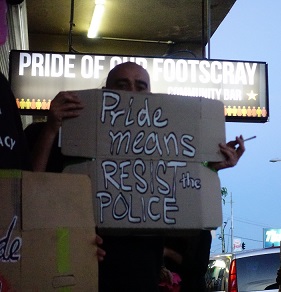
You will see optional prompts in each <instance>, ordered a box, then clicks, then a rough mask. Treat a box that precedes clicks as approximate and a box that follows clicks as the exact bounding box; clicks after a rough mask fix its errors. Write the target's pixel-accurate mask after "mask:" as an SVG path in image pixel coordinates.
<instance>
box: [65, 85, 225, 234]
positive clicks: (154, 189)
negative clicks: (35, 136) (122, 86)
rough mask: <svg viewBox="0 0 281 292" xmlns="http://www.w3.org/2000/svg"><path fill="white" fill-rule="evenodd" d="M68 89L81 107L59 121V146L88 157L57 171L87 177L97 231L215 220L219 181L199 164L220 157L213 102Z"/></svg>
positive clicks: (219, 107)
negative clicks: (80, 102)
mask: <svg viewBox="0 0 281 292" xmlns="http://www.w3.org/2000/svg"><path fill="white" fill-rule="evenodd" d="M76 94H77V95H78V96H79V98H80V99H81V100H82V102H83V104H84V105H85V108H84V109H83V111H82V112H81V114H80V116H79V117H77V118H74V119H68V120H65V121H63V126H62V152H63V154H65V155H67V156H74V157H83V158H88V159H89V160H88V161H85V162H82V163H79V164H74V165H69V166H68V167H66V168H65V172H74V173H86V174H88V175H89V176H90V177H91V180H92V187H93V197H94V202H95V214H96V222H97V225H98V227H99V228H100V229H101V230H105V231H106V232H112V231H113V232H114V231H116V229H118V230H119V229H120V230H121V232H122V231H125V232H126V230H130V229H134V230H136V229H139V230H140V229H141V230H142V232H148V233H151V232H161V231H163V230H166V229H172V230H174V231H175V232H176V231H179V230H181V231H183V230H185V229H202V228H208V229H209V228H210V229H212V228H216V227H218V226H219V225H220V224H221V201H220V183H219V179H218V176H217V174H216V173H214V172H213V171H211V170H210V169H208V168H206V167H205V166H203V165H202V162H203V161H220V160H222V159H224V158H223V157H222V155H221V153H220V151H219V147H218V144H219V143H221V142H225V122H224V111H223V107H224V106H223V104H222V103H221V102H219V101H214V100H208V99H205V98H194V97H183V96H171V95H165V94H158V95H156V94H150V93H146V94H143V93H132V92H123V91H108V90H99V89H93V90H84V91H77V92H76ZM210 205H211V206H212V208H211V209H210V208H209V206H210ZM118 232H119V231H118Z"/></svg>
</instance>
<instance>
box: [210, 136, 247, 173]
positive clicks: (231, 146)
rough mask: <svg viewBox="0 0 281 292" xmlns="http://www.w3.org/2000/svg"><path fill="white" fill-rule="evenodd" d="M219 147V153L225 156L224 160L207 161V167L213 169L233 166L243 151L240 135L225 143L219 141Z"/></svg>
mask: <svg viewBox="0 0 281 292" xmlns="http://www.w3.org/2000/svg"><path fill="white" fill-rule="evenodd" d="M219 147H220V151H221V153H222V154H223V155H224V156H225V160H223V161H219V162H208V167H209V168H211V169H213V170H215V171H218V170H221V169H225V168H229V167H233V166H235V165H236V164H237V162H238V160H239V159H240V157H241V156H242V155H243V153H244V152H245V146H244V140H243V137H242V135H240V136H239V137H238V136H237V137H236V139H235V140H233V141H230V142H228V143H227V144H222V143H221V144H220V145H219Z"/></svg>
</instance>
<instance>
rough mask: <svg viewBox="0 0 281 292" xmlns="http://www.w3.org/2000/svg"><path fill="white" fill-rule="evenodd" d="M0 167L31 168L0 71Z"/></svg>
mask: <svg viewBox="0 0 281 292" xmlns="http://www.w3.org/2000/svg"><path fill="white" fill-rule="evenodd" d="M6 13H7V3H6V1H0V45H4V44H5V42H6V39H7V36H8V25H7V18H6ZM0 90H1V92H0V169H21V170H31V161H30V155H29V151H28V147H27V144H26V139H25V136H24V133H23V126H22V122H21V118H20V114H19V111H18V108H17V104H16V99H15V96H14V94H13V92H12V90H11V87H10V83H9V82H8V80H7V79H6V77H5V76H4V74H2V72H0Z"/></svg>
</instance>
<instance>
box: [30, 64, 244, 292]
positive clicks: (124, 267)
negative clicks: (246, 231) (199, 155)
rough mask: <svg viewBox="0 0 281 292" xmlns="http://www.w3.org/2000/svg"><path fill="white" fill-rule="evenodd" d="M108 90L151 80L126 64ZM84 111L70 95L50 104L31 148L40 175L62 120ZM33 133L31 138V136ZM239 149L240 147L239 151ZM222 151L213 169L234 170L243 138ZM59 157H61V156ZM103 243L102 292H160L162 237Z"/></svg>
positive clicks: (143, 86) (143, 87) (142, 87)
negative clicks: (221, 158)
mask: <svg viewBox="0 0 281 292" xmlns="http://www.w3.org/2000/svg"><path fill="white" fill-rule="evenodd" d="M105 88H106V89H112V90H126V91H133V92H150V91H151V89H150V77H149V74H148V72H147V71H146V70H145V69H144V68H143V67H141V66H140V65H137V64H136V63H132V62H126V63H122V64H119V65H117V66H116V67H114V68H113V69H112V70H111V71H110V72H109V74H108V77H107V81H106V85H105ZM82 108H83V105H82V104H81V102H80V101H79V98H78V97H77V96H75V95H74V94H73V93H71V92H60V93H59V94H58V95H57V96H56V97H55V98H54V100H53V101H52V102H51V107H50V111H49V115H48V118H47V122H46V123H44V124H43V125H40V127H41V129H40V130H39V131H38V136H37V137H39V139H36V141H33V143H32V144H33V145H30V146H31V147H32V150H33V153H34V156H33V157H34V159H33V165H34V168H35V169H37V171H45V170H46V169H48V165H49V163H50V161H52V160H53V158H52V157H51V154H52V151H54V150H55V149H54V148H57V145H55V144H54V143H55V141H56V139H57V135H58V131H59V128H60V126H61V122H62V120H63V119H64V118H73V117H75V116H78V115H79V114H80V112H81V109H82ZM30 127H33V126H30ZM28 131H29V129H28V128H27V132H28ZM31 132H32V131H30V133H29V135H28V136H30V135H31ZM236 145H238V147H237V148H236V147H235V146H236ZM219 147H220V150H221V152H222V153H223V154H224V156H225V160H224V161H222V162H218V163H213V164H212V165H210V167H212V168H213V169H216V170H220V169H223V168H228V167H232V166H234V165H235V164H236V163H237V162H238V160H239V159H240V157H241V156H242V154H243V152H244V150H245V148H244V142H243V138H242V136H240V137H237V138H236V139H235V140H234V141H231V142H229V143H227V144H220V145H219ZM40 148H41V149H43V148H44V151H43V152H42V151H40ZM58 153H59V152H58ZM59 155H60V156H61V154H60V153H59ZM58 171H61V169H59V170H58ZM97 233H98V231H97ZM102 240H103V244H102V251H103V252H104V253H103V256H102V257H101V259H102V261H100V263H99V291H100V292H109V291H110V292H111V291H113V292H118V291H122V292H125V291H128V292H131V291H136V292H137V291H139V292H144V291H145V292H154V291H158V290H159V286H158V285H159V277H160V270H161V266H162V265H163V252H164V238H163V237H162V236H157V235H151V236H132V235H130V236H117V235H115V236H105V235H103V237H102ZM194 291H195V290H194ZM194 291H193V292H194Z"/></svg>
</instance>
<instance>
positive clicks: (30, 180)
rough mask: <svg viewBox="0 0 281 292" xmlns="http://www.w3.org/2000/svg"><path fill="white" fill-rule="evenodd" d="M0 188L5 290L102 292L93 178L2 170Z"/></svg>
mask: <svg viewBox="0 0 281 292" xmlns="http://www.w3.org/2000/svg"><path fill="white" fill-rule="evenodd" d="M0 189H1V206H0V209H1V211H0V242H1V244H0V287H4V288H3V289H4V290H3V291H5V287H9V289H12V290H15V291H31V290H32V291H33V290H34V291H53V290H55V289H59V288H71V291H98V267H97V257H96V247H95V246H94V245H93V239H94V236H95V223H94V216H93V208H92V192H91V181H90V179H89V177H88V176H86V175H81V174H54V173H32V172H27V171H23V172H20V171H5V170H1V171H0ZM1 285H2V286H1ZM9 291H10V290H9Z"/></svg>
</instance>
